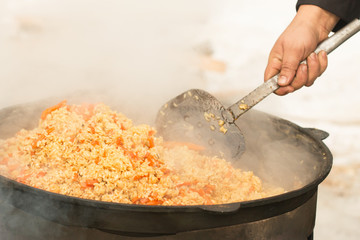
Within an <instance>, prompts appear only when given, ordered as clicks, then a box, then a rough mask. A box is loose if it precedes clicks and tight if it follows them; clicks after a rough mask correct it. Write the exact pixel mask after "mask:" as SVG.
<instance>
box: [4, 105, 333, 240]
mask: <svg viewBox="0 0 360 240" xmlns="http://www.w3.org/2000/svg"><path fill="white" fill-rule="evenodd" d="M50 105H52V103H51V102H44V103H43V104H38V103H37V104H26V105H19V106H14V107H9V108H6V109H3V110H1V111H0V137H1V138H7V137H10V136H12V135H13V134H14V133H15V132H17V131H18V130H20V129H21V128H32V127H34V126H35V125H36V123H37V121H38V119H39V116H40V113H41V111H42V109H44V108H46V107H47V106H50ZM237 124H238V125H239V126H240V128H241V129H242V130H243V134H244V136H245V139H246V140H247V142H246V146H247V150H246V152H245V153H244V155H243V156H242V157H241V158H240V159H237V160H235V161H234V164H235V165H238V166H239V167H241V168H242V169H245V170H248V169H249V170H253V171H254V173H255V174H256V175H258V176H260V177H261V178H262V179H263V180H264V181H265V182H266V183H268V184H273V185H276V186H281V187H284V188H285V189H286V190H287V192H286V193H284V194H281V195H278V196H275V197H270V198H264V199H259V200H254V201H248V202H237V203H232V204H222V205H211V206H142V205H129V204H117V203H108V202H100V201H94V200H85V199H80V198H74V197H69V196H64V195H60V194H55V193H51V192H47V191H43V190H40V189H36V188H32V187H29V186H26V185H24V184H21V183H18V182H15V181H12V180H10V179H7V178H5V177H2V176H0V211H1V212H0V213H1V216H2V217H1V219H0V221H1V222H0V223H1V224H0V230H1V231H5V232H8V234H9V236H13V237H14V239H35V238H36V239H134V238H144V239H308V238H309V236H311V235H312V232H313V228H314V225H315V214H316V200H317V187H318V185H319V184H320V183H321V182H322V181H323V180H324V179H325V177H326V176H327V175H328V173H329V172H330V169H331V166H332V155H331V153H330V151H329V149H328V148H327V147H326V146H325V145H324V144H323V142H322V141H321V140H322V139H324V138H326V137H327V133H325V132H323V131H320V130H316V129H308V128H301V127H299V126H298V125H295V124H294V123H291V122H289V121H286V120H284V119H281V118H277V117H274V116H271V115H268V114H265V113H263V112H258V111H255V110H252V111H250V112H248V113H247V114H245V115H244V116H243V117H242V118H241V119H239V120H238V122H237ZM9 209H11V210H9ZM19 216H22V217H19ZM35 223H37V224H35ZM29 226H31V227H29ZM24 229H25V231H24ZM2 234H3V233H2Z"/></svg>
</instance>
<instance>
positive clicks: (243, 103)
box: [228, 19, 360, 121]
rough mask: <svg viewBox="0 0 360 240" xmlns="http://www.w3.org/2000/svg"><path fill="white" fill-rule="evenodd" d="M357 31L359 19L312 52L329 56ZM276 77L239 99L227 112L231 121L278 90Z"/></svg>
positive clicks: (359, 24) (359, 28)
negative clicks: (322, 52) (230, 115)
mask: <svg viewBox="0 0 360 240" xmlns="http://www.w3.org/2000/svg"><path fill="white" fill-rule="evenodd" d="M358 31H360V19H355V20H353V21H352V22H350V23H348V24H347V25H346V26H345V27H343V28H342V29H340V30H339V31H337V32H336V33H334V34H333V35H332V36H331V37H329V38H327V39H326V40H325V41H323V42H322V43H320V44H319V45H318V47H317V48H316V49H315V51H314V52H315V53H319V52H320V51H322V50H324V51H325V52H326V53H327V54H329V53H331V52H332V51H333V50H334V49H335V48H337V47H338V46H340V45H341V44H342V43H343V42H345V41H346V40H347V39H349V38H350V37H351V36H353V35H354V34H355V33H357V32H358ZM301 63H305V64H306V60H304V61H302V62H301ZM278 77H279V74H277V75H275V76H274V77H272V78H270V79H269V80H268V81H266V82H264V83H263V84H261V85H260V86H259V87H257V88H256V89H255V90H253V91H252V92H250V93H249V94H248V95H246V96H245V97H243V98H242V99H240V100H239V101H238V102H236V103H235V104H233V105H231V106H230V107H229V108H228V110H229V112H230V113H232V115H233V118H234V119H233V121H235V120H236V119H238V118H239V117H240V116H241V114H243V113H245V112H247V111H248V110H249V109H251V108H252V107H253V106H255V105H256V104H257V103H258V102H260V101H261V100H263V99H264V98H265V97H267V96H268V95H269V94H270V93H273V92H274V91H275V90H276V89H278V88H279V85H278V84H277V81H278Z"/></svg>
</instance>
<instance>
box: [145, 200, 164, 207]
mask: <svg viewBox="0 0 360 240" xmlns="http://www.w3.org/2000/svg"><path fill="white" fill-rule="evenodd" d="M163 202H164V201H162V200H158V199H155V200H149V201H148V202H146V205H151V206H154V205H161V204H162V203H163Z"/></svg>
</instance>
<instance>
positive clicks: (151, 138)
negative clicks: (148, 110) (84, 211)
mask: <svg viewBox="0 0 360 240" xmlns="http://www.w3.org/2000/svg"><path fill="white" fill-rule="evenodd" d="M0 174H1V175H4V176H6V177H8V178H11V179H14V180H16V181H18V182H21V183H24V184H27V185H30V186H32V187H36V188H40V189H43V190H47V191H50V192H55V193H60V194H64V195H69V196H74V197H79V198H85V199H93V200H100V201H109V202H117V203H133V204H147V205H194V204H222V203H230V202H239V201H246V200H253V199H257V198H263V197H267V196H270V195H274V194H278V193H281V192H282V191H283V190H282V189H280V188H276V189H264V188H263V187H262V183H261V180H260V179H259V178H258V177H257V176H255V175H254V174H253V172H251V171H242V170H240V169H236V168H234V167H233V166H232V165H231V163H230V162H227V161H226V160H224V159H221V158H218V157H207V156H204V155H201V153H200V151H199V147H198V146H195V145H191V144H181V143H172V142H164V141H163V140H162V138H161V137H157V136H155V129H154V128H152V127H150V126H148V125H136V126H135V125H133V123H132V121H131V120H130V119H128V118H126V117H125V116H124V115H123V114H121V113H117V112H115V111H112V110H111V109H110V108H109V107H108V106H106V105H104V104H96V105H91V104H83V105H71V106H70V105H67V104H66V102H65V101H64V102H61V103H59V104H58V105H56V106H54V107H52V108H49V109H47V110H45V111H44V112H43V114H42V116H41V119H40V121H39V125H38V127H36V128H35V129H32V130H25V129H22V130H21V131H19V132H18V133H17V134H16V135H15V136H14V137H12V138H9V139H6V140H0Z"/></svg>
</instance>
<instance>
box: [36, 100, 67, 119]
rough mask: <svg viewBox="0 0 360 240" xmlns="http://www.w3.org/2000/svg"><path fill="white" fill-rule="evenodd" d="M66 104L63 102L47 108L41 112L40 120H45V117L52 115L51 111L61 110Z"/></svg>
mask: <svg viewBox="0 0 360 240" xmlns="http://www.w3.org/2000/svg"><path fill="white" fill-rule="evenodd" d="M66 103H67V101H66V100H64V101H62V102H60V103H58V104H56V105H55V106H52V107H49V108H47V109H45V110H44V111H43V112H42V114H41V120H45V119H46V117H47V115H49V114H50V113H52V112H53V111H55V110H57V109H59V108H62V107H64V106H66Z"/></svg>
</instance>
